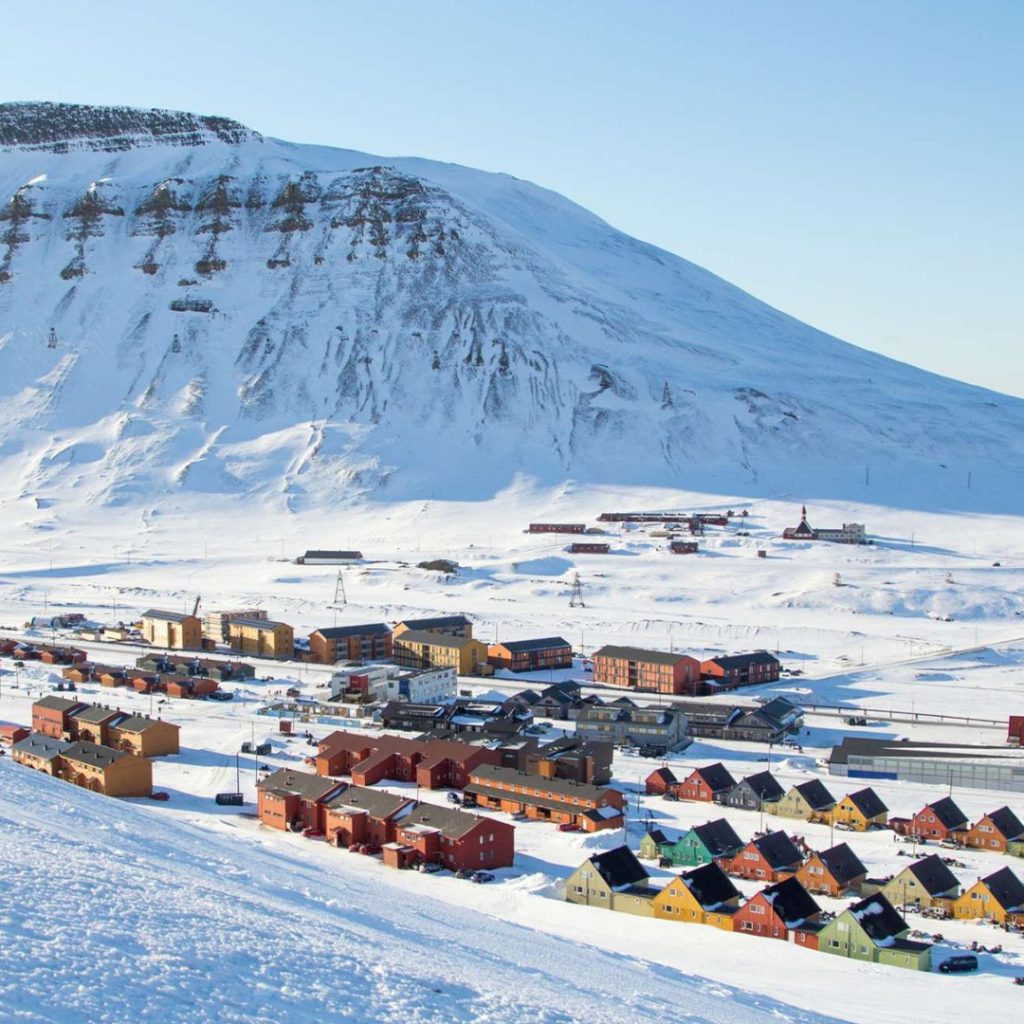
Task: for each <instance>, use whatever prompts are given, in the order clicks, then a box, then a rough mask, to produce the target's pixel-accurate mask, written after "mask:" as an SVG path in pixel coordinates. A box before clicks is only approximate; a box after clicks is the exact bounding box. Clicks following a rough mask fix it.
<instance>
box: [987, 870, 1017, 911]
mask: <svg viewBox="0 0 1024 1024" xmlns="http://www.w3.org/2000/svg"><path fill="white" fill-rule="evenodd" d="M982 881H983V882H984V883H985V884H986V885H987V886H988V890H989V892H990V893H992V895H993V896H994V897H995V899H996V901H997V902H998V903H999V905H1000V906H1001V907H1002V908H1003V909H1004V910H1016V909H1024V882H1022V881H1021V880H1020V879H1019V878H1018V877H1017V876H1016V875H1015V874H1014V873H1013V872H1012V871H1011V870H1010V869H1009V868H1000V869H999V870H998V871H996V872H994V873H993V874H991V875H987V876H986V877H985V878H983V879H982Z"/></svg>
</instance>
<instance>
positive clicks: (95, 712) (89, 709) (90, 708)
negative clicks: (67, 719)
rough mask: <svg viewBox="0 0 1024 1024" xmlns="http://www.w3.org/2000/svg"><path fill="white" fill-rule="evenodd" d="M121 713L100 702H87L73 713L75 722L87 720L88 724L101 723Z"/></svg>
mask: <svg viewBox="0 0 1024 1024" xmlns="http://www.w3.org/2000/svg"><path fill="white" fill-rule="evenodd" d="M120 714H122V712H121V711H119V710H116V709H114V708H105V707H103V706H102V705H101V704H87V705H86V706H85V707H84V708H82V710H81V711H79V712H78V714H77V715H75V721H76V722H88V723H89V724H90V725H102V724H103V723H104V722H109V721H110V720H111V719H112V718H116V717H117V716H118V715H120Z"/></svg>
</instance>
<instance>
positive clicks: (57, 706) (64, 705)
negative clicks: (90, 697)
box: [32, 694, 82, 711]
mask: <svg viewBox="0 0 1024 1024" xmlns="http://www.w3.org/2000/svg"><path fill="white" fill-rule="evenodd" d="M32 706H33V707H34V708H48V709H49V710H50V711H70V710H71V709H72V708H77V707H81V706H82V702H81V701H80V700H69V699H68V698H67V697H54V696H53V695H52V694H51V695H50V696H47V697H41V698H40V699H39V700H37V701H36V702H35V703H34V704H33V705H32Z"/></svg>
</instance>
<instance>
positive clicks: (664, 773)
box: [647, 768, 679, 785]
mask: <svg viewBox="0 0 1024 1024" xmlns="http://www.w3.org/2000/svg"><path fill="white" fill-rule="evenodd" d="M647 778H648V779H653V778H658V779H661V781H662V782H665V783H668V785H672V784H673V783H674V782H678V781H679V780H678V779H677V778H676V773H675V772H674V771H672V769H671V768H655V769H654V771H653V772H651V774H650V775H648V776H647Z"/></svg>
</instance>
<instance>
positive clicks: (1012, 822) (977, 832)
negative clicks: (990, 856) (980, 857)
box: [964, 807, 1024, 853]
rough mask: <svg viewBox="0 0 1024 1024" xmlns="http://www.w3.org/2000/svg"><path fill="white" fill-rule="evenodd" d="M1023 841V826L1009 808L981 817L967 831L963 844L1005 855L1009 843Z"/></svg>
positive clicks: (1002, 808) (1001, 808)
mask: <svg viewBox="0 0 1024 1024" xmlns="http://www.w3.org/2000/svg"><path fill="white" fill-rule="evenodd" d="M1021 841H1024V824H1022V823H1021V820H1020V818H1018V817H1017V815H1016V814H1014V813H1013V811H1011V810H1010V808H1009V807H1000V808H999V810H997V811H992V813H991V814H984V815H982V816H981V817H980V818H979V819H978V820H977V821H976V822H975V823H974V824H973V825H972V826H971V827H970V828H969V829H968V830H967V835H966V836H965V837H964V844H965V845H966V846H970V847H973V848H974V849H976V850H994V851H995V852H996V853H1006V850H1007V847H1008V846H1009V844H1010V843H1014V842H1018V843H1019V842H1021Z"/></svg>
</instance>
